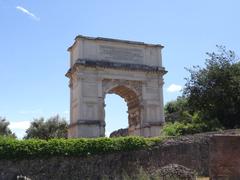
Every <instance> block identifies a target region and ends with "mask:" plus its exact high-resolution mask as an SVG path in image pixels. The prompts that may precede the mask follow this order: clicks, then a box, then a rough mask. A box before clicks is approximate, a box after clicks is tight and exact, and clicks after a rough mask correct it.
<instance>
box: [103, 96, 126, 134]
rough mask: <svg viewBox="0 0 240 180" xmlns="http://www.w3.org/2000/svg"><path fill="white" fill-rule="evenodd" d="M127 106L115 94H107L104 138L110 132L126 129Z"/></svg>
mask: <svg viewBox="0 0 240 180" xmlns="http://www.w3.org/2000/svg"><path fill="white" fill-rule="evenodd" d="M127 109H128V108H127V104H126V102H125V101H124V99H123V98H121V97H120V96H118V95H116V94H107V95H106V97H105V123H106V126H105V136H106V137H109V136H110V134H111V133H112V132H116V131H117V130H119V129H125V128H128V113H127Z"/></svg>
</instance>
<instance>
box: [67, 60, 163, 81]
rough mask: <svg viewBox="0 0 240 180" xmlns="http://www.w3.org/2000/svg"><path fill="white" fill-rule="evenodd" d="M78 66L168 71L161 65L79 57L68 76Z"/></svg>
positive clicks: (156, 71) (157, 71)
mask: <svg viewBox="0 0 240 180" xmlns="http://www.w3.org/2000/svg"><path fill="white" fill-rule="evenodd" d="M77 66H85V67H93V68H97V67H100V68H111V69H123V70H132V71H144V72H151V73H161V74H166V73H167V71H166V70H165V68H164V67H159V66H149V65H145V64H128V63H119V62H109V61H99V60H95V61H94V60H87V59H78V60H77V61H76V62H75V64H74V65H73V66H72V67H71V68H70V69H69V70H68V72H67V73H66V76H67V77H69V76H70V74H71V73H72V72H73V71H74V69H76V67H77Z"/></svg>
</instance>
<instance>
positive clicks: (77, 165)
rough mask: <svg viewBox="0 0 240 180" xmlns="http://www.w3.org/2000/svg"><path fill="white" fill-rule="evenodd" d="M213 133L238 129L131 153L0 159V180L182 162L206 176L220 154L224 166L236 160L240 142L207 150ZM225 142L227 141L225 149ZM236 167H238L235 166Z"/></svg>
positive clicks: (100, 174) (96, 174) (101, 173)
mask: <svg viewBox="0 0 240 180" xmlns="http://www.w3.org/2000/svg"><path fill="white" fill-rule="evenodd" d="M215 134H228V135H231V134H239V130H231V131H223V132H217V133H216V132H215V133H203V134H198V135H193V136H183V137H178V138H172V139H168V140H166V141H164V142H162V143H159V144H158V145H156V146H154V147H152V148H151V149H146V150H138V151H132V152H122V153H112V154H105V155H94V156H93V155H90V156H88V157H52V158H46V159H43V158H42V159H39V158H36V159H24V160H0V180H1V179H4V180H5V179H16V176H17V175H25V176H27V177H29V178H31V179H34V180H38V179H41V180H45V179H58V180H59V179H80V180H81V179H84V180H86V179H93V180H96V179H104V178H105V179H122V177H121V176H122V175H124V174H125V175H127V176H129V177H132V176H134V175H135V174H136V173H137V172H138V171H139V169H142V170H144V171H145V172H148V173H150V174H151V173H152V172H156V171H158V170H159V169H160V168H162V167H164V166H167V165H169V164H178V165H182V166H185V167H187V168H189V169H192V170H194V171H196V172H197V174H198V175H201V176H208V175H209V162H210V165H211V166H212V167H217V168H219V167H220V166H215V165H214V163H213V162H216V163H218V164H217V165H219V163H220V162H222V161H221V158H220V159H219V157H222V158H224V162H226V166H228V165H232V164H231V163H232V162H236V161H235V160H237V162H239V156H238V155H237V154H239V153H238V152H239V147H240V145H239V144H240V143H236V142H239V136H238V138H235V139H232V140H224V141H221V142H219V141H214V142H215V144H216V145H218V147H222V148H217V149H216V148H210V151H209V147H210V144H211V143H212V136H213V135H215ZM224 143H225V145H226V144H227V148H225V147H226V146H225V145H224ZM236 147H237V148H236ZM215 151H216V152H219V153H218V155H220V156H212V155H214V154H215ZM231 152H235V155H234V156H231V154H232V153H231ZM226 155H227V156H226ZM228 155H229V156H228ZM210 156H211V159H210V158H209V157H210ZM227 157H231V159H226V158H227ZM214 158H215V160H214V161H213V159H214ZM210 160H211V161H210ZM237 165H239V163H238V164H237ZM229 167H230V166H229ZM231 167H232V166H231ZM239 167H240V166H237V168H239ZM106 177H108V178H106Z"/></svg>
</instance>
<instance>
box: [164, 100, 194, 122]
mask: <svg viewBox="0 0 240 180" xmlns="http://www.w3.org/2000/svg"><path fill="white" fill-rule="evenodd" d="M164 112H165V120H166V122H176V121H178V122H189V121H191V120H192V114H190V112H189V108H188V100H187V99H186V98H185V97H183V96H179V97H178V98H177V100H175V101H170V102H168V103H167V104H166V105H165V106H164Z"/></svg>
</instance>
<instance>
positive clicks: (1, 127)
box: [0, 117, 16, 138]
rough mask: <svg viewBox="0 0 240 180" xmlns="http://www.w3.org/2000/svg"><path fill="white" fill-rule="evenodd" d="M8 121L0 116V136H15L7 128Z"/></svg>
mask: <svg viewBox="0 0 240 180" xmlns="http://www.w3.org/2000/svg"><path fill="white" fill-rule="evenodd" d="M8 126H9V122H8V121H7V120H6V119H5V118H2V117H0V136H10V137H14V138H16V135H15V134H14V133H12V131H11V130H10V129H9V127H8Z"/></svg>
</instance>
